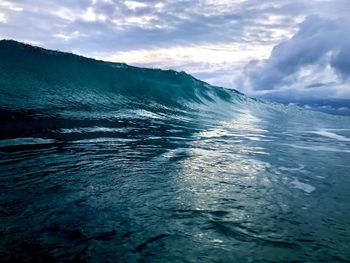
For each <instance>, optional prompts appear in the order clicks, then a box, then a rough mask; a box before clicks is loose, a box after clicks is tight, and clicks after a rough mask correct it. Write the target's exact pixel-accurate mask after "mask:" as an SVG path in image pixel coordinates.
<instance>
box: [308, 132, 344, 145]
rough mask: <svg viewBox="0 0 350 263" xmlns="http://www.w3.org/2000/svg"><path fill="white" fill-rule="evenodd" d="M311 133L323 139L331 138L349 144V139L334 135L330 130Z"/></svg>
mask: <svg viewBox="0 0 350 263" xmlns="http://www.w3.org/2000/svg"><path fill="white" fill-rule="evenodd" d="M311 133H314V134H317V135H320V136H323V137H327V138H331V139H334V140H337V141H343V142H350V138H347V137H345V136H342V135H339V134H336V133H334V132H331V131H330V130H317V131H312V132H311Z"/></svg>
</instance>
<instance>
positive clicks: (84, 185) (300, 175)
mask: <svg viewBox="0 0 350 263" xmlns="http://www.w3.org/2000/svg"><path fill="white" fill-rule="evenodd" d="M140 114H142V118H139V115H140ZM140 114H139V115H137V116H136V115H135V118H131V117H130V118H131V119H130V118H126V119H125V123H123V122H118V125H116V126H113V125H112V124H111V123H110V122H106V123H103V125H100V126H98V125H96V123H93V124H92V125H91V126H88V125H85V126H83V127H79V126H77V127H68V128H67V127H62V128H60V129H58V130H54V131H52V132H49V133H47V134H45V139H40V138H32V139H30V140H29V139H28V138H22V139H21V138H17V139H14V140H15V141H11V140H13V139H10V140H2V144H1V146H0V147H1V150H2V151H1V157H2V161H1V162H2V171H1V180H2V182H3V183H2V185H3V191H2V196H3V198H2V203H1V209H2V210H1V211H0V212H1V214H2V219H1V223H2V226H3V230H2V233H3V235H5V237H6V238H4V239H2V241H1V242H2V243H1V247H2V248H4V249H6V248H9V247H11V248H12V250H7V251H4V250H2V251H1V252H2V253H3V254H5V255H6V256H8V257H13V253H14V252H13V251H15V252H16V253H18V254H19V255H21V256H22V258H19V259H22V260H24V259H26V257H28V258H29V259H30V258H31V256H33V255H37V254H40V255H47V256H48V257H49V258H57V257H59V258H61V259H66V260H72V259H74V258H78V259H80V260H96V259H97V258H99V257H103V258H106V256H107V255H108V257H110V258H111V260H110V261H111V262H113V261H115V260H114V259H115V258H118V259H119V260H121V261H131V262H133V261H137V260H141V259H142V260H146V261H147V260H148V261H152V262H153V261H161V262H164V261H173V260H176V259H177V260H178V261H198V259H201V260H202V261H208V262H213V261H219V260H222V261H239V260H242V258H244V259H247V261H248V262H249V261H282V260H287V261H293V260H301V261H314V262H317V261H319V260H321V259H322V260H323V259H326V260H333V259H335V257H338V258H339V259H346V258H349V254H348V251H349V250H348V249H347V248H348V245H347V244H349V243H350V242H347V241H350V240H349V238H348V237H349V231H350V230H349V227H348V222H347V221H346V218H348V217H347V215H348V211H349V210H348V209H349V205H348V203H347V202H346V200H348V198H349V193H348V188H347V186H348V185H349V177H348V176H346V175H347V174H348V170H349V168H350V167H349V164H348V162H347V159H348V158H350V157H349V156H348V153H349V143H348V141H347V140H344V138H348V136H349V134H347V132H348V131H347V130H346V129H344V128H339V129H341V130H335V131H334V130H330V129H329V127H328V128H327V132H328V133H325V132H321V133H320V132H316V133H315V132H310V127H308V129H305V127H303V126H299V125H298V124H299V122H300V120H298V122H293V121H289V122H288V123H285V122H283V121H281V123H279V121H280V120H279V119H278V118H277V117H274V116H273V115H272V116H271V115H269V114H270V113H268V112H265V113H264V112H261V111H259V112H254V111H252V110H248V109H241V110H239V111H235V112H232V114H231V115H230V117H229V118H218V119H217V120H211V121H210V122H209V121H207V122H205V123H203V125H202V124H201V122H200V121H199V120H198V119H196V118H194V119H192V120H191V119H189V118H181V117H179V116H175V117H174V118H170V116H167V117H164V116H163V117H162V118H158V117H157V114H152V113H149V114H148V113H145V112H144V111H142V112H140ZM206 114H209V115H210V114H212V113H206ZM264 114H266V115H264ZM271 118H276V119H275V120H274V121H271ZM331 125H333V126H334V124H329V126H331ZM313 130H314V131H320V130H321V131H323V130H322V128H319V127H315V128H313ZM330 132H332V134H333V133H334V134H337V133H339V136H341V137H339V136H336V135H332V134H331V135H330ZM315 136H319V137H315ZM313 152H316V153H313ZM23 240H24V241H23ZM19 251H20V252H19ZM24 261H25V260H24ZM107 261H108V260H107Z"/></svg>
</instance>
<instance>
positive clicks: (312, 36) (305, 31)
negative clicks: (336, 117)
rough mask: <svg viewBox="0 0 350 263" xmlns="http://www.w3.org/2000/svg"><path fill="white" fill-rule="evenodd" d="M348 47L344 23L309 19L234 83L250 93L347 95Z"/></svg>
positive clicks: (349, 73) (349, 41) (348, 35)
mask: <svg viewBox="0 0 350 263" xmlns="http://www.w3.org/2000/svg"><path fill="white" fill-rule="evenodd" d="M349 44H350V26H349V24H348V23H346V21H344V20H341V19H339V20H333V19H326V18H321V17H320V16H315V15H313V16H308V17H307V18H306V19H305V20H304V22H302V23H301V24H300V26H299V29H298V31H297V32H296V33H295V34H294V35H293V36H292V37H291V38H290V39H287V40H285V41H282V42H280V43H279V44H278V45H276V46H275V47H274V48H273V49H272V51H271V55H270V57H269V58H268V59H267V60H252V61H250V62H249V63H247V64H246V66H245V69H244V71H243V74H242V75H241V76H240V78H238V80H237V82H236V84H237V85H242V86H244V87H245V89H246V90H247V91H249V92H250V93H253V94H274V95H276V94H278V95H279V96H282V95H283V93H285V94H286V95H288V96H289V95H290V94H289V93H288V92H286V91H294V92H295V95H298V96H302V95H303V94H304V95H305V96H310V93H313V96H327V97H329V96H333V97H334V96H338V95H339V96H340V95H341V96H343V95H344V94H346V95H347V96H350V89H349V88H348V86H347V85H344V84H345V83H344V82H346V81H347V80H348V78H349V76H350V62H349V59H348V58H349V57H350V45H349ZM329 83H332V84H331V85H330V84H329ZM310 90H311V91H310ZM315 91H316V93H315ZM347 93H349V94H347Z"/></svg>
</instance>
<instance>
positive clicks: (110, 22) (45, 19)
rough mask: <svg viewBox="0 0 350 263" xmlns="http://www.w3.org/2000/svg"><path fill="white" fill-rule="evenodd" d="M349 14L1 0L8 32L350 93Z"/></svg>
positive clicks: (349, 3) (293, 95)
mask: <svg viewBox="0 0 350 263" xmlns="http://www.w3.org/2000/svg"><path fill="white" fill-rule="evenodd" d="M349 14H350V0H308V1H305V0H269V1H264V0H173V1H171V0H165V1H159V0H149V1H141V0H140V1H132V0H125V1H124V0H74V1H71V0H0V38H1V39H3V38H5V39H14V40H18V41H22V42H26V43H31V44H34V45H39V46H42V47H45V48H49V49H57V50H61V51H68V52H73V53H76V54H80V55H84V56H87V57H93V58H97V59H102V60H106V61H114V62H124V63H128V64H130V65H135V66H142V67H151V68H162V69H175V70H179V71H185V72H187V73H189V74H192V75H193V76H195V77H197V78H199V79H202V80H204V81H206V82H208V83H210V84H213V85H218V86H223V87H226V88H232V89H237V90H239V91H242V92H244V93H246V94H248V95H251V96H257V97H266V98H272V99H276V100H285V101H298V100H324V99H350V15H349ZM349 107H350V105H349ZM342 108H346V107H343V106H342Z"/></svg>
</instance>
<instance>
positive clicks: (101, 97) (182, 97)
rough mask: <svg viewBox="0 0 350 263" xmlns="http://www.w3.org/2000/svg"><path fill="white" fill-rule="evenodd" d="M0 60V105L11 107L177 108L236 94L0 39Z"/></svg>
mask: <svg viewBox="0 0 350 263" xmlns="http://www.w3.org/2000/svg"><path fill="white" fill-rule="evenodd" d="M0 61H1V62H0V90H1V92H2V94H4V96H3V98H2V99H1V105H3V106H7V107H9V106H11V108H27V109H28V108H30V109H33V108H34V109H43V108H44V109H46V110H50V109H54V110H58V109H61V110H62V109H66V108H69V109H71V108H72V107H73V108H78V109H79V108H81V107H85V108H86V110H88V109H90V108H95V107H98V106H100V107H105V108H106V107H107V108H108V107H112V108H116V107H124V106H125V105H129V104H130V103H142V104H148V105H149V104H152V103H157V104H161V105H165V106H168V107H183V106H184V104H186V103H205V102H208V101H211V102H212V101H216V100H224V101H230V100H231V99H232V98H233V97H234V96H242V95H239V93H238V92H236V91H228V90H225V89H223V88H219V87H212V86H210V85H208V84H206V83H204V82H202V81H199V80H197V79H195V78H193V77H192V76H190V75H188V74H186V73H184V72H176V71H172V70H167V71H164V70H159V69H146V68H137V67H132V66H128V65H126V64H121V63H109V62H103V61H97V60H94V59H88V58H84V57H81V56H77V55H73V54H68V53H63V52H58V51H50V50H46V49H42V48H38V47H33V46H30V45H26V44H22V43H18V42H14V41H6V40H3V41H0Z"/></svg>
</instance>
